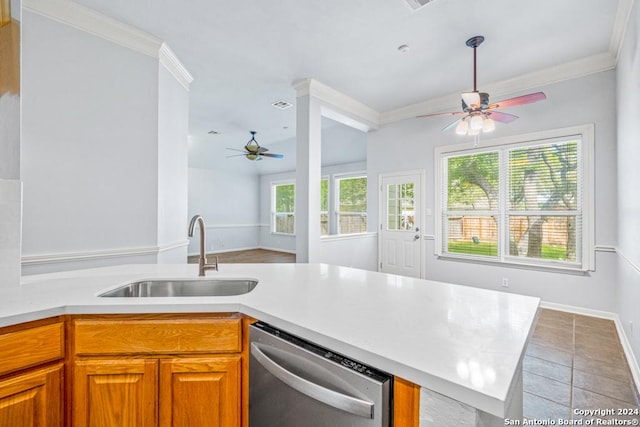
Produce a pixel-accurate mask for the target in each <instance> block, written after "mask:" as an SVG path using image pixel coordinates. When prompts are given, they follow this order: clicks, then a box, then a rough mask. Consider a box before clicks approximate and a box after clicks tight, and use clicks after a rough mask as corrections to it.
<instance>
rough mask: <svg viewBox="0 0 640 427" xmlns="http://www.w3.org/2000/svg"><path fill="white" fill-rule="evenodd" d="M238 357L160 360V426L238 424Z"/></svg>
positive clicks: (239, 402) (239, 379) (183, 426)
mask: <svg viewBox="0 0 640 427" xmlns="http://www.w3.org/2000/svg"><path fill="white" fill-rule="evenodd" d="M240 361H241V358H240V356H229V357H221V356H218V357H211V358H181V359H171V360H161V361H160V427H191V426H205V425H206V426H239V425H240V421H241V417H240V416H241V399H240V397H241V375H240V372H241V364H240Z"/></svg>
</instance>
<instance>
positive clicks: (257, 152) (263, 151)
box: [227, 130, 284, 161]
mask: <svg viewBox="0 0 640 427" xmlns="http://www.w3.org/2000/svg"><path fill="white" fill-rule="evenodd" d="M256 133H257V132H256V131H253V130H252V131H251V139H250V140H249V142H247V143H246V144H245V145H244V150H237V149H235V148H227V150H233V151H240V152H242V154H235V155H233V156H227V157H238V156H244V157H246V158H247V159H249V160H255V161H258V160H262V158H263V157H273V158H276V159H283V158H284V155H283V154H275V153H267V151H269V149H268V148H266V147H261V146H260V145H259V144H258V141H256Z"/></svg>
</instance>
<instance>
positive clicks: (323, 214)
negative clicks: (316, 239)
mask: <svg viewBox="0 0 640 427" xmlns="http://www.w3.org/2000/svg"><path fill="white" fill-rule="evenodd" d="M328 234H329V179H328V178H322V179H321V180H320V235H321V236H326V235H328Z"/></svg>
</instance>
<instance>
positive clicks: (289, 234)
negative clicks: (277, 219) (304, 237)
mask: <svg viewBox="0 0 640 427" xmlns="http://www.w3.org/2000/svg"><path fill="white" fill-rule="evenodd" d="M271 235H273V236H290V237H296V234H295V233H281V232H279V231H272V232H271Z"/></svg>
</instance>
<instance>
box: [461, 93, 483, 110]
mask: <svg viewBox="0 0 640 427" xmlns="http://www.w3.org/2000/svg"><path fill="white" fill-rule="evenodd" d="M462 100H463V101H464V103H465V104H466V105H467V108H473V107H475V108H478V107H480V94H479V93H478V92H465V93H463V94H462Z"/></svg>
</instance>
